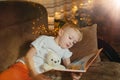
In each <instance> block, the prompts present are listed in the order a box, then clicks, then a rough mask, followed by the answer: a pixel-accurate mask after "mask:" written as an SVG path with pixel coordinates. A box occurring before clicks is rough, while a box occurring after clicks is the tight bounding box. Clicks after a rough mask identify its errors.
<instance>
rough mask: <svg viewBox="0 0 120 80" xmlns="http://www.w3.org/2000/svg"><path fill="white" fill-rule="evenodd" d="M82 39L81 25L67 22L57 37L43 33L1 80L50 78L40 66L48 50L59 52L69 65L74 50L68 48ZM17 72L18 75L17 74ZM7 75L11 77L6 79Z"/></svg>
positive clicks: (44, 79)
mask: <svg viewBox="0 0 120 80" xmlns="http://www.w3.org/2000/svg"><path fill="white" fill-rule="evenodd" d="M81 39H82V34H81V32H80V31H79V27H77V26H76V25H74V24H72V23H69V22H67V23H66V24H64V25H63V27H62V28H61V29H60V30H59V31H58V36H57V37H52V36H45V35H43V36H40V37H38V38H37V39H36V40H35V41H33V42H32V43H31V47H30V49H29V50H28V52H27V54H26V56H25V57H23V58H22V59H19V60H17V63H16V64H15V65H13V67H11V68H9V69H8V70H6V71H5V72H3V73H2V74H1V75H0V80H8V79H9V80H31V79H33V80H35V79H37V78H38V79H39V80H50V79H49V78H48V77H46V76H45V75H43V74H42V69H41V68H40V67H41V65H42V64H43V63H44V59H45V55H46V54H47V52H48V50H50V51H53V52H55V53H57V55H59V56H60V57H61V58H62V60H63V64H64V65H65V66H68V65H69V64H70V63H71V62H70V57H71V55H72V52H70V51H69V50H68V49H69V48H71V47H72V46H73V45H74V44H75V43H77V42H78V41H81ZM16 67H19V68H16ZM13 68H14V69H13ZM15 68H16V70H15ZM15 73H16V74H17V76H15ZM11 74H12V75H11ZM28 74H30V76H29V75H28ZM5 75H6V77H7V76H9V78H7V79H5V78H4V77H5ZM38 75H39V76H38ZM37 76H38V77H37ZM73 78H76V76H75V77H74V76H73ZM76 79H77V78H76Z"/></svg>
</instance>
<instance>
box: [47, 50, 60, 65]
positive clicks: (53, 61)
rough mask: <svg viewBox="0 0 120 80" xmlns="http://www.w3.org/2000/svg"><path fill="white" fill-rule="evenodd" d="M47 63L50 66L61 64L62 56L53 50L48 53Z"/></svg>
mask: <svg viewBox="0 0 120 80" xmlns="http://www.w3.org/2000/svg"><path fill="white" fill-rule="evenodd" d="M46 63H47V64H48V65H50V66H57V65H60V63H61V58H60V57H59V56H58V55H57V54H55V53H53V52H49V53H48V54H47V55H46Z"/></svg>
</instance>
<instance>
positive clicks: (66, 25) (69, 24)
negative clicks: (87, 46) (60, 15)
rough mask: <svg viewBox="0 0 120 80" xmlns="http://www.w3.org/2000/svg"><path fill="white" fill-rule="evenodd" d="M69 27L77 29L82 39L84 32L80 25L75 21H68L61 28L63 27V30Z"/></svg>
mask: <svg viewBox="0 0 120 80" xmlns="http://www.w3.org/2000/svg"><path fill="white" fill-rule="evenodd" d="M68 28H72V29H73V30H75V31H76V32H77V33H78V35H79V41H81V40H82V37H83V34H82V32H81V30H80V27H79V26H77V25H76V24H74V23H72V22H66V23H65V24H64V25H63V26H62V27H61V29H63V30H67V29H68Z"/></svg>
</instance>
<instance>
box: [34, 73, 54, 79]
mask: <svg viewBox="0 0 120 80" xmlns="http://www.w3.org/2000/svg"><path fill="white" fill-rule="evenodd" d="M33 80H52V79H51V78H50V77H48V76H45V75H43V74H39V75H37V76H36V77H35V79H33Z"/></svg>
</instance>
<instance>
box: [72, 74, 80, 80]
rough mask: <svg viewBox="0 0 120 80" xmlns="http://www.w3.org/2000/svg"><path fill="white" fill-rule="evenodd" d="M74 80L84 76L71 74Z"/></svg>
mask: <svg viewBox="0 0 120 80" xmlns="http://www.w3.org/2000/svg"><path fill="white" fill-rule="evenodd" d="M71 75H72V78H73V80H79V79H80V78H81V76H82V73H71Z"/></svg>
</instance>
